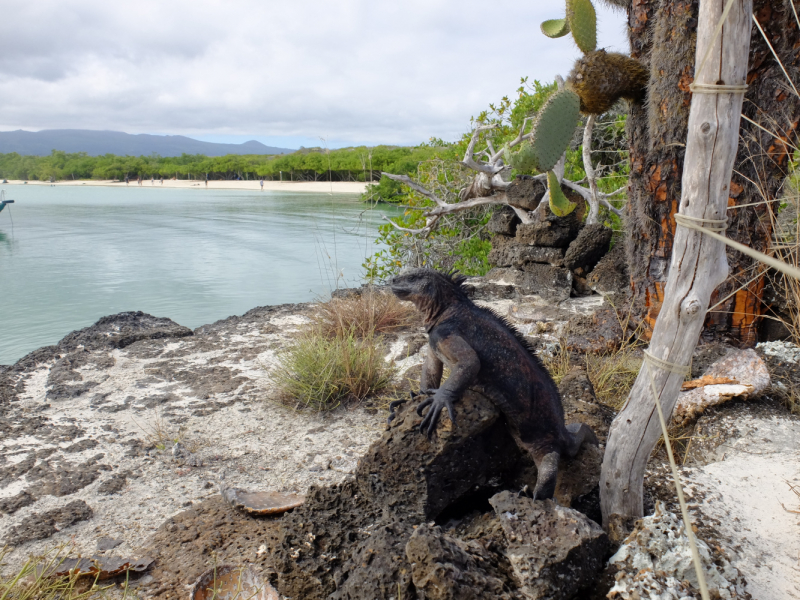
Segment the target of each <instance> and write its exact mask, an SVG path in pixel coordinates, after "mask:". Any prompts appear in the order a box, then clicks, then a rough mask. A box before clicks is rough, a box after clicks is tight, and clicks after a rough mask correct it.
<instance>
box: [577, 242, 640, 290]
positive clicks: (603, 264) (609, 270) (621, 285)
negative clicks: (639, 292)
mask: <svg viewBox="0 0 800 600" xmlns="http://www.w3.org/2000/svg"><path fill="white" fill-rule="evenodd" d="M586 283H587V284H588V285H589V287H590V288H592V289H593V290H594V291H595V292H597V293H598V294H602V295H603V296H612V297H613V296H617V297H621V296H624V295H625V294H627V293H628V290H629V288H630V278H629V277H628V264H627V262H626V261H625V247H624V244H622V243H618V244H615V245H614V247H613V248H612V249H611V251H610V252H609V253H608V254H606V255H605V256H604V257H603V258H601V259H600V262H599V263H597V266H596V267H595V268H594V269H593V270H592V272H591V273H589V276H588V277H587V278H586Z"/></svg>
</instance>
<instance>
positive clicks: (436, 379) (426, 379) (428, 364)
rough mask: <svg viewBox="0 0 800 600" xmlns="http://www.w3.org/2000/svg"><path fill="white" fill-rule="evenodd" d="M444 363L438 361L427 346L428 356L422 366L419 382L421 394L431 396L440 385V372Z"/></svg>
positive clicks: (431, 349)
mask: <svg viewBox="0 0 800 600" xmlns="http://www.w3.org/2000/svg"><path fill="white" fill-rule="evenodd" d="M443 370H444V363H443V362H442V361H441V360H439V357H438V356H436V353H435V352H434V351H433V348H432V347H431V346H428V356H426V357H425V363H424V364H423V365H422V376H421V377H420V380H419V391H420V393H421V394H432V393H434V392H435V391H436V390H437V389H439V386H440V385H441V384H442V371H443Z"/></svg>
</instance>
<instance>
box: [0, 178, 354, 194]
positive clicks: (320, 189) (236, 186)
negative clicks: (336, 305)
mask: <svg viewBox="0 0 800 600" xmlns="http://www.w3.org/2000/svg"><path fill="white" fill-rule="evenodd" d="M3 185H44V186H50V185H55V186H56V187H60V186H81V185H87V186H103V187H126V186H125V182H124V181H115V180H113V181H112V180H110V179H108V180H83V181H81V180H79V181H57V182H56V183H54V184H51V183H50V182H48V181H29V182H28V183H24V182H23V181H17V180H9V182H8V183H7V184H3ZM127 187H130V188H137V187H142V188H179V189H189V188H194V189H198V190H200V189H203V190H204V189H209V190H250V191H258V190H260V189H261V186H260V185H259V182H258V181H253V180H250V181H227V180H226V181H209V182H208V188H206V185H205V182H204V181H194V180H186V179H178V180H175V179H165V180H164V183H161V180H160V179H156V180H155V182H153V181H152V180H150V179H148V180H145V181H143V182H142V185H141V186H139V185H137V182H136V181H135V180H131V182H130V184H129V185H128V186H127ZM366 188H367V185H366V184H365V183H361V182H356V181H333V182H329V181H266V180H265V181H264V190H265V191H271V192H316V193H320V194H325V193H333V194H363V193H364V190H366Z"/></svg>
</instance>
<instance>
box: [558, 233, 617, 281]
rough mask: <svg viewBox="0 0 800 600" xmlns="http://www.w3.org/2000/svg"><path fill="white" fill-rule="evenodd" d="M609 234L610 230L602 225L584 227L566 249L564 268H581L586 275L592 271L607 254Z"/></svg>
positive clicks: (609, 240)
mask: <svg viewBox="0 0 800 600" xmlns="http://www.w3.org/2000/svg"><path fill="white" fill-rule="evenodd" d="M611 234H612V231H611V228H610V227H606V226H605V225H603V224H602V223H595V224H592V225H586V226H584V227H583V229H581V231H580V233H578V237H576V238H575V239H574V240H572V242H571V243H570V245H569V248H567V252H566V254H565V255H564V266H565V267H567V268H568V269H577V268H582V269H583V270H584V271H585V272H587V273H588V272H589V271H591V270H592V269H594V267H595V265H596V264H597V263H598V262H599V261H600V259H601V258H603V256H605V254H606V253H607V252H608V246H609V244H610V243H611Z"/></svg>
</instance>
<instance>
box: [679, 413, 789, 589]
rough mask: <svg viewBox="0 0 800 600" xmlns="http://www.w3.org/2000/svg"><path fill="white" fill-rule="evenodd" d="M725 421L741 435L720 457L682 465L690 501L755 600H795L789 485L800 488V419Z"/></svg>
mask: <svg viewBox="0 0 800 600" xmlns="http://www.w3.org/2000/svg"><path fill="white" fill-rule="evenodd" d="M725 420H727V421H728V422H727V423H725V422H723V423H721V424H720V426H721V427H723V428H727V429H733V428H736V429H738V434H737V435H736V436H735V437H733V438H731V439H730V440H728V441H727V442H726V443H725V444H722V445H721V446H719V448H718V449H717V456H718V457H719V460H718V461H717V462H712V463H710V464H707V465H704V466H702V467H700V468H692V469H687V470H686V471H687V472H686V474H685V477H686V481H685V483H686V488H687V490H686V491H687V496H688V497H689V499H688V501H689V502H690V503H692V502H695V503H696V504H694V505H693V506H694V509H695V510H696V511H699V512H700V513H701V514H702V516H703V520H708V519H709V518H710V519H711V520H712V522H713V523H714V527H715V529H716V532H717V534H718V535H719V537H720V541H721V543H722V544H723V545H724V546H726V550H727V551H728V554H729V556H730V557H731V564H733V566H734V567H736V568H737V569H739V571H740V572H741V573H743V574H744V576H745V577H746V578H747V591H748V592H750V594H751V595H752V596H753V599H754V600H797V598H800V512H798V511H800V497H798V496H796V495H795V494H794V493H792V489H791V486H792V485H794V486H800V420H798V419H796V418H793V419H786V418H781V417H771V418H767V417H752V416H744V415H736V416H734V415H731V416H730V417H727V418H726V419H724V420H723V421H725ZM691 506H692V505H691V504H690V507H691ZM790 511H795V512H790Z"/></svg>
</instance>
